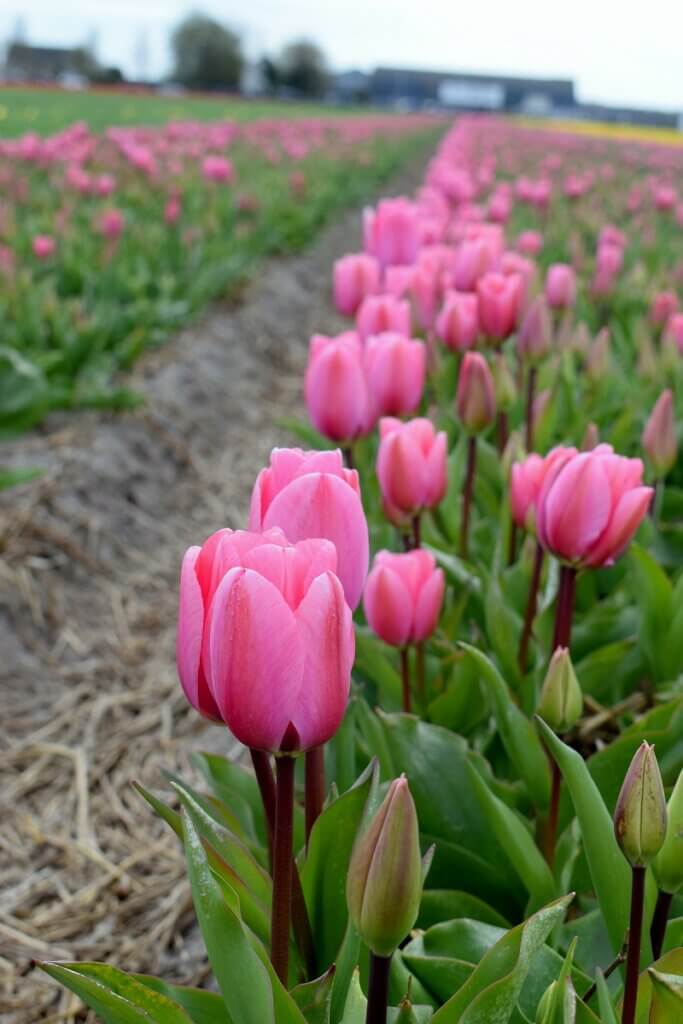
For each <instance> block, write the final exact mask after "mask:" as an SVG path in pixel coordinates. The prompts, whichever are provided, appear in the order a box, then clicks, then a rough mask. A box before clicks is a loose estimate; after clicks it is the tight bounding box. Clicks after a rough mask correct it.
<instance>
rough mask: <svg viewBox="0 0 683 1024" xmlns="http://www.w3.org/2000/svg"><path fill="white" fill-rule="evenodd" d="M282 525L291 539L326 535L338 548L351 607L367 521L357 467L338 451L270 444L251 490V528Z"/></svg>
mask: <svg viewBox="0 0 683 1024" xmlns="http://www.w3.org/2000/svg"><path fill="white" fill-rule="evenodd" d="M272 527H280V529H281V530H284V533H285V535H286V536H287V538H288V539H289V540H290V541H292V542H296V541H301V540H306V539H307V538H309V537H324V538H325V539H327V540H330V541H331V542H332V543H333V544H334V546H335V547H336V549H337V569H336V573H337V576H338V577H339V579H340V580H341V582H342V585H343V587H344V593H345V594H346V601H347V603H348V604H349V606H350V607H351V608H355V607H356V605H357V604H358V602H359V601H360V596H361V593H362V590H363V584H364V582H365V577H366V575H367V571H368V524H367V522H366V519H365V513H364V512H363V505H362V503H361V497H360V484H359V481H358V473H357V472H356V470H354V469H345V467H344V462H343V459H342V454H341V452H340V451H327V452H313V451H312V452H304V451H301V449H299V448H274V449H273V451H272V452H271V456H270V466H269V467H267V468H266V469H262V470H261V472H260V473H259V475H258V477H257V479H256V483H255V484H254V490H253V492H252V495H251V506H250V509H249V529H250V530H268V529H271V528H272Z"/></svg>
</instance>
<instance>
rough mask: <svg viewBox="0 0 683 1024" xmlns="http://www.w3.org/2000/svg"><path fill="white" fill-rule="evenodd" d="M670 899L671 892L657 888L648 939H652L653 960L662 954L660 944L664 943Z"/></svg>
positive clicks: (671, 897) (671, 896) (671, 898)
mask: <svg viewBox="0 0 683 1024" xmlns="http://www.w3.org/2000/svg"><path fill="white" fill-rule="evenodd" d="M672 900H673V894H672V893H670V892H664V890H663V889H660V890H659V895H658V896H657V904H656V906H655V912H654V916H653V918H652V926H651V928H650V939H651V940H652V959H653V960H659V958H660V956H661V955H662V946H663V945H664V936H665V934H666V925H667V922H668V920H669V911H670V910H671V901H672Z"/></svg>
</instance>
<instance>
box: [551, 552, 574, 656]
mask: <svg viewBox="0 0 683 1024" xmlns="http://www.w3.org/2000/svg"><path fill="white" fill-rule="evenodd" d="M575 597H576V569H574V568H572V566H571V565H563V566H562V567H561V569H560V589H559V591H558V594H557V608H556V609H555V630H554V633H553V649H552V651H551V652H550V653H551V656H552V655H553V654H554V653H555V651H556V650H557V648H558V647H566V648H567V649H568V648H569V646H570V644H571V639H572V618H573V616H574V599H575Z"/></svg>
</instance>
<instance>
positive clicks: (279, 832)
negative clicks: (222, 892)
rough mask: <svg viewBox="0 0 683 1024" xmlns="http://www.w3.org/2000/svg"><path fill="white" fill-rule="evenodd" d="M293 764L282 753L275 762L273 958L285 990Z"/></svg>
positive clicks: (271, 930) (287, 949) (290, 905)
mask: <svg viewBox="0 0 683 1024" xmlns="http://www.w3.org/2000/svg"><path fill="white" fill-rule="evenodd" d="M294 764H295V762H294V758H293V757H291V756H290V755H289V754H281V755H280V756H279V757H277V758H276V759H275V777H276V787H277V798H276V803H275V831H274V834H273V905H272V915H271V929H270V959H271V962H272V964H273V967H274V969H275V973H276V974H277V976H278V978H279V979H280V981H281V982H282V984H283V985H284V986H285V988H288V979H289V922H290V918H291V914H292V834H293V819H294Z"/></svg>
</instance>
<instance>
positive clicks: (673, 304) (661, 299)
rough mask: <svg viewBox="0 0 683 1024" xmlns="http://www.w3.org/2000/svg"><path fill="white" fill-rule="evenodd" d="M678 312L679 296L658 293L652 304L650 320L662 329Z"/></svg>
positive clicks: (670, 293)
mask: <svg viewBox="0 0 683 1024" xmlns="http://www.w3.org/2000/svg"><path fill="white" fill-rule="evenodd" d="M677 312H678V296H677V295H676V293H675V292H658V293H657V295H655V296H654V298H653V299H652V302H651V304H650V319H651V320H652V323H653V324H655V325H656V326H657V327H662V326H663V325H664V324H666V323H667V322H668V320H669V319H670V318H671V317H672V316H673V315H674V313H677Z"/></svg>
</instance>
